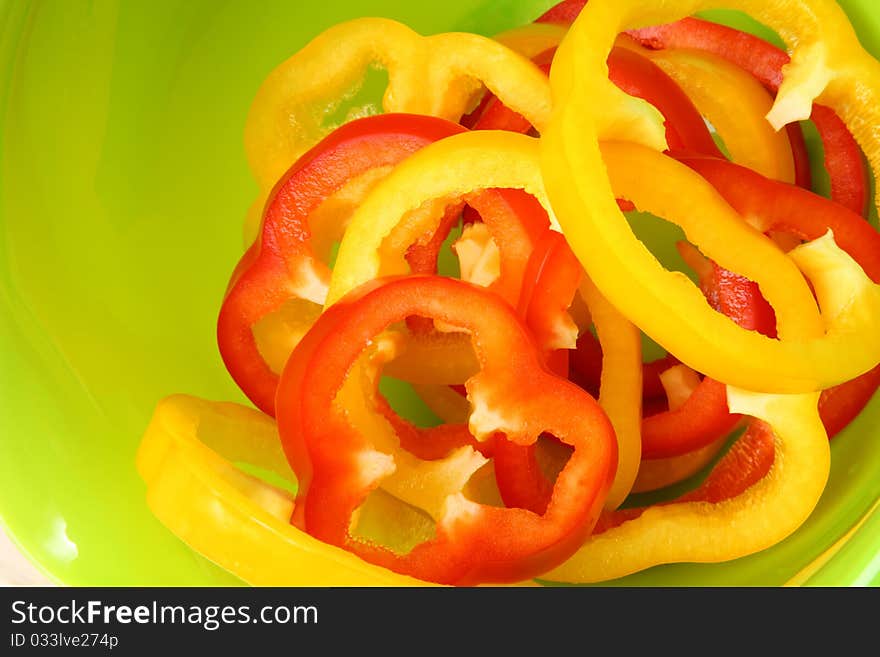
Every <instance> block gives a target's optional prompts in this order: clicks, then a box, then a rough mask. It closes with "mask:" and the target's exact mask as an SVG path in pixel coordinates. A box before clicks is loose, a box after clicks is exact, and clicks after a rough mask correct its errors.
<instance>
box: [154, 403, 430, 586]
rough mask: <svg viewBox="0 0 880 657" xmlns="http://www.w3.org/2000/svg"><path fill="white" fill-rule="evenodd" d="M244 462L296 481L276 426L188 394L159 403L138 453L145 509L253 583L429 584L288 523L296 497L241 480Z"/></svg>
mask: <svg viewBox="0 0 880 657" xmlns="http://www.w3.org/2000/svg"><path fill="white" fill-rule="evenodd" d="M236 462H247V463H251V464H253V465H257V466H259V467H262V468H264V469H266V470H270V471H273V472H275V473H276V474H278V475H279V476H281V477H283V478H285V479H287V480H288V481H294V482H295V479H294V477H293V473H292V472H291V470H290V468H289V466H288V465H287V459H286V458H285V456H284V453H283V451H282V449H281V442H280V440H279V438H278V433H277V430H276V428H275V422H274V421H273V420H272V419H271V418H269V417H268V416H266V415H264V414H262V413H260V412H259V411H256V410H253V409H251V408H247V407H244V406H240V405H238V404H231V403H218V402H208V401H205V400H202V399H198V398H196V397H190V396H188V395H174V396H172V397H167V398H166V399H163V400H162V401H161V402H160V403H159V404H158V406H157V407H156V410H155V412H154V414H153V418H152V420H151V421H150V424H149V426H148V428H147V430H146V433H145V434H144V437H143V440H142V442H141V445H140V447H139V449H138V455H137V468H138V472H139V473H140V475H141V477H142V478H143V479H144V481H145V482H146V484H147V504H148V505H149V507H150V509H151V510H152V511H153V513H154V514H155V515H156V517H157V518H158V519H159V520H160V521H161V522H162V523H163V524H165V525H166V526H167V527H168V528H169V529H170V530H171V531H172V532H173V533H174V534H176V535H177V536H178V537H179V538H180V539H181V540H182V541H184V542H185V543H186V544H187V545H189V546H190V547H191V548H193V549H194V550H196V551H197V552H199V553H200V554H202V555H204V556H205V557H207V558H208V559H210V560H211V561H213V562H214V563H216V564H218V565H219V566H221V567H223V568H225V569H226V570H228V571H230V572H232V573H233V574H235V575H237V576H238V577H240V578H242V579H243V580H244V581H245V582H248V583H250V584H254V585H258V586H428V584H427V583H425V582H422V581H420V580H416V579H413V578H410V577H404V576H401V575H397V574H395V573H392V572H390V571H388V570H385V569H383V568H378V567H376V566H373V565H370V564H368V563H365V562H364V561H362V560H360V559H358V558H357V557H355V556H354V555H352V554H351V553H349V552H346V551H345V550H341V549H339V548H336V547H333V546H330V545H327V544H325V543H322V542H321V541H319V540H317V539H314V538H312V537H311V536H309V535H308V534H306V533H304V532H302V531H300V530H298V529H296V528H295V527H293V526H292V525H291V524H290V523H289V518H290V514H291V512H292V511H293V498H292V496H291V495H290V494H289V493H287V492H286V491H283V490H281V489H278V488H275V487H273V486H270V485H269V484H266V483H264V482H262V481H261V480H259V479H257V478H255V477H252V476H250V475H248V474H245V473H244V472H243V471H241V470H240V469H238V468H237V467H236V466H235V465H234V464H235V463H236Z"/></svg>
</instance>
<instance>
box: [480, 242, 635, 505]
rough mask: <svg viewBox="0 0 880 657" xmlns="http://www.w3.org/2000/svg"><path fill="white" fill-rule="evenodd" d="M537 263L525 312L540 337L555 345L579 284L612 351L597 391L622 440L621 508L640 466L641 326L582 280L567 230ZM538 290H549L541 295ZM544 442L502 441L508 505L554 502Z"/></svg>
mask: <svg viewBox="0 0 880 657" xmlns="http://www.w3.org/2000/svg"><path fill="white" fill-rule="evenodd" d="M529 269H530V270H532V271H534V272H535V273H534V275H530V276H528V278H527V280H530V281H532V280H533V281H534V286H533V287H532V286H524V287H523V298H522V299H521V301H520V314H521V315H523V316H524V319H525V321H526V325H527V326H529V328H530V329H531V331H532V333H533V334H534V335H535V336H536V339H537V342H538V344H539V345H544V346H545V349H546V345H547V344H552V339H553V336H554V335H556V334H557V333H559V331H558V330H556V329H554V327H555V326H556V324H557V322H558V319H557V320H554V318H558V317H560V316H561V315H560V312H562V313H563V314H564V313H565V309H567V308H568V304H569V303H570V302H571V299H572V297H573V296H574V293H575V291H576V290H577V289H579V290H580V292H581V295H582V297H583V298H584V300H585V301H586V303H587V307H588V309H589V311H590V314H591V316H592V317H593V322H594V324H595V326H596V332H597V333H598V334H599V337H600V339H601V340H602V344H603V345H604V347H605V350H606V352H607V353H608V356H607V358H604V357H601V356H600V358H602V359H603V361H604V363H603V364H604V365H605V367H606V369H604V370H603V371H604V372H605V376H604V377H603V378H602V379H601V382H600V383H599V385H597V393H596V394H597V396H598V401H599V405H600V406H601V407H602V408H603V409H604V410H605V412H606V414H607V415H608V418H609V419H610V420H611V423H612V425H613V426H614V431H615V435H616V436H617V442H618V464H617V472H616V474H615V477H614V482H613V484H612V486H611V490H610V491H609V493H608V499H607V500H606V502H605V508H606V509H615V508H617V507H618V506H619V505H620V504H621V503H622V502H623V500H624V499H625V498H626V496H627V495H628V494H629V492H630V489H631V488H632V485H633V481H634V480H635V478H636V473H637V471H638V468H639V459H640V450H639V449H638V446H639V443H640V440H639V420H640V414H639V406H640V404H639V401H640V396H639V393H640V389H641V381H640V374H641V343H640V338H639V334H638V331H637V329H636V328H635V327H634V326H633V325H632V324H630V323H629V322H628V321H626V319H625V318H623V317H622V316H621V315H620V314H619V313H618V312H617V311H616V310H615V309H614V308H612V307H611V306H610V304H608V302H607V301H605V299H603V298H602V296H601V295H600V294H599V293H598V291H597V290H596V289H595V286H593V285H592V284H591V283H590V281H588V280H584V281H582V282H580V284H579V285H578V283H579V281H581V279H582V274H583V269H582V267H581V266H580V263H579V262H578V261H577V259H576V258H575V257H574V254H573V253H572V252H571V249H570V248H569V247H568V245H567V244H566V242H565V238H564V237H563V236H562V235H561V234H559V233H556V232H551V233H550V234H549V235H548V236H547V237H546V238H545V239H544V240H543V241H542V242H541V244H539V246H538V247H537V248H536V249H535V252H534V254H533V255H532V259H531V262H530V264H529ZM536 289H537V290H541V293H540V294H535V290H536ZM548 306H549V309H548ZM563 306H564V308H563ZM548 320H549V323H548ZM565 333H566V335H567V334H568V331H565ZM536 449H537V445H529V446H527V447H523V446H521V445H515V444H513V443H509V442H506V441H504V442H500V443H498V444H497V445H496V446H495V450H494V459H495V476H496V481H497V483H498V489H499V491H500V493H501V497H502V499H503V500H504V501H505V503H506V504H507V506H511V507H518V508H524V509H529V510H531V511H534V512H535V513H543V512H544V510H545V509H546V508H547V504H548V503H549V501H550V494H551V492H552V489H553V482H552V481H550V480H549V479H548V478H547V477H546V476H545V475H544V473H543V471H542V469H541V467H540V465H539V463H538V460H537V454H536Z"/></svg>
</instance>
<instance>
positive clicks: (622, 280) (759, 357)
mask: <svg viewBox="0 0 880 657" xmlns="http://www.w3.org/2000/svg"><path fill="white" fill-rule="evenodd" d="M719 5H724V6H727V7H731V8H735V9H741V10H743V11H746V12H747V13H750V14H752V15H753V16H754V17H755V18H756V19H758V20H760V21H762V22H764V23H766V24H767V25H769V26H770V27H771V28H774V29H776V31H777V32H779V34H780V35H781V36H782V37H783V39H785V40H786V42H787V43H788V44H789V45H790V46H791V47H792V49H793V54H792V60H791V63H790V64H789V65H788V66H787V67H786V69H785V79H784V81H783V84H782V86H781V87H780V90H779V93H778V95H777V98H776V100H775V102H774V105H773V107H772V109H771V110H770V112H769V113H768V117H767V118H768V119H769V120H770V123H771V125H773V126H774V127H775V128H780V127H782V126H783V125H785V124H786V123H788V122H791V121H795V120H802V119H806V118H808V117H809V115H810V111H811V107H812V103H813V101H814V100H816V99H818V100H819V101H820V102H821V103H823V104H825V105H829V106H831V107H832V108H834V109H835V110H836V111H837V112H838V114H839V115H840V116H841V117H842V118H843V120H844V121H845V122H846V123H847V125H848V126H849V127H850V129H851V130H852V132H853V134H854V136H855V137H856V139H857V140H858V142H859V144H860V146H861V147H862V149H863V150H864V151H865V154H866V155H867V157H868V160H869V161H870V162H871V165H872V168H873V169H874V171H875V172H876V171H877V170H878V166H880V133H877V131H876V130H874V128H873V126H876V125H877V124H880V103H878V102H877V101H878V100H880V97H878V96H880V63H878V62H877V61H875V60H874V59H873V58H872V57H871V56H870V55H868V54H867V53H866V52H865V51H864V50H863V49H862V47H861V46H860V45H859V43H858V41H857V39H856V38H855V35H854V33H853V29H852V26H851V25H850V23H849V20H848V19H847V17H846V15H845V14H844V13H843V11H842V10H841V9H840V8H839V7H838V6H837V5H836V4H835V3H833V2H831V1H829V0H811V1H807V0H798V1H795V2H770V3H765V2H757V0H729V1H727V2H721V3H717V2H707V1H704V0H685V1H683V2H676V3H674V4H670V3H664V4H662V5H657V4H656V3H649V2H645V1H643V0H622V1H619V2H618V1H615V2H608V1H606V0H598V1H596V2H590V3H588V4H587V6H586V7H585V9H584V11H583V12H582V13H581V15H580V17H579V18H578V19H577V20H576V21H575V23H574V24H573V26H572V28H571V29H570V31H569V33H568V35H567V36H566V38H565V39H564V40H563V43H562V45H561V46H560V48H559V50H558V52H557V55H556V58H555V61H554V66H553V69H552V71H551V86H552V88H553V93H554V103H555V106H554V112H553V114H552V116H551V121H550V124H549V125H548V127H547V129H546V130H545V131H544V133H542V134H543V138H542V140H541V143H542V169H543V171H544V174H545V179H546V182H547V186H548V192H549V193H550V196H551V199H552V201H553V207H554V210H555V211H556V213H557V215H558V218H559V221H560V224H561V226H562V228H563V229H564V231H565V234H566V237H567V238H568V241H569V243H570V244H571V246H572V248H573V249H574V251H575V253H576V254H577V255H578V257H579V258H580V259H581V261H582V262H583V264H584V266H585V269H586V270H587V273H588V274H589V275H590V277H591V278H592V279H593V280H594V281H595V283H596V285H597V286H598V287H599V289H600V290H601V291H602V293H603V294H604V295H605V296H606V297H607V298H608V299H609V301H610V302H611V303H613V304H614V305H615V306H616V307H617V308H618V309H619V310H621V312H623V314H624V315H626V316H627V317H628V318H629V319H630V320H632V321H634V322H635V323H636V324H637V325H638V326H639V327H640V328H642V330H644V331H645V332H646V333H648V335H650V336H651V337H652V338H653V339H654V340H655V341H657V342H658V343H660V344H661V345H662V346H663V347H664V348H666V349H667V350H668V351H670V352H672V353H674V354H676V355H677V356H678V357H679V358H680V359H681V360H682V361H683V362H685V363H686V364H688V365H690V366H691V367H693V368H694V369H696V370H698V371H701V372H705V373H706V374H707V375H709V376H711V377H713V378H717V379H720V380H722V381H726V382H729V383H731V384H733V385H737V386H739V387H743V388H747V389H751V390H758V391H763V392H773V393H795V392H805V391H814V390H819V389H822V388H826V387H830V386H832V385H835V384H838V383H841V382H843V381H846V380H849V379H851V378H854V377H855V376H858V375H860V374H862V373H864V372H866V371H867V370H869V369H870V368H871V367H873V366H874V365H875V364H876V363H877V362H878V361H880V341H878V336H880V305H878V301H880V299H878V294H877V289H876V287H875V286H874V285H873V284H869V283H868V282H867V281H866V282H865V283H864V284H861V285H859V286H857V287H856V288H853V289H851V290H848V293H849V294H850V302H851V303H850V306H849V311H844V312H843V314H844V315H847V317H846V318H844V317H843V316H841V317H840V318H839V319H840V321H839V322H837V323H835V325H834V326H832V327H831V329H830V330H829V331H828V332H827V334H826V335H825V336H824V337H822V338H815V339H808V340H806V341H801V340H800V339H798V340H795V341H789V340H787V339H783V340H780V341H777V342H774V341H771V340H769V339H762V338H757V337H756V336H755V335H754V334H753V335H751V336H747V335H745V334H746V333H747V332H746V331H742V330H739V331H737V330H733V329H732V322H730V321H729V320H724V318H721V317H720V316H714V317H713V316H712V313H711V312H710V311H708V310H707V307H706V305H705V301H704V300H703V299H702V298H700V297H699V295H697V294H691V292H685V286H684V285H683V284H682V282H678V283H673V281H671V280H669V279H668V278H667V279H665V280H664V281H663V283H662V284H661V283H658V282H657V280H656V279H653V277H654V276H655V275H656V274H657V273H658V271H657V267H656V261H654V259H653V258H652V257H651V256H650V254H649V253H647V251H645V250H644V248H643V247H642V245H641V244H640V243H639V242H638V240H636V239H635V237H634V236H633V235H632V233H631V231H629V229H628V228H627V226H626V222H625V218H624V217H623V215H622V214H621V213H620V211H619V210H618V208H617V205H616V203H615V201H614V199H615V198H616V197H617V195H618V194H616V193H615V190H614V189H613V186H612V183H611V180H609V176H608V172H609V170H613V169H614V167H613V166H610V165H606V163H605V162H604V161H603V157H602V156H603V153H602V151H601V149H600V143H601V142H603V141H605V140H609V139H615V138H620V129H619V127H620V126H621V125H633V124H635V123H638V124H639V125H641V126H643V127H644V128H645V130H644V132H643V133H639V134H637V135H636V136H635V139H637V140H638V141H640V142H641V143H645V144H647V145H649V146H653V147H654V148H655V149H657V150H661V149H662V147H663V144H662V139H661V137H662V125H660V124H654V125H653V126H652V125H651V124H650V122H646V121H644V120H643V119H644V117H645V114H644V112H642V111H636V112H633V111H632V109H633V107H634V100H635V99H632V98H631V97H628V96H626V95H625V94H623V92H621V91H620V90H619V89H617V88H616V87H615V86H614V85H613V84H611V83H610V82H609V81H608V75H607V66H606V63H605V60H606V57H607V55H608V53H609V51H610V49H611V47H612V45H613V44H614V42H615V39H616V37H617V35H618V34H619V33H621V32H623V31H626V30H628V29H632V28H637V27H642V26H645V25H648V24H656V23H664V22H670V21H674V20H678V19H680V18H683V17H684V16H687V15H690V14H692V13H695V12H697V11H700V10H703V9H710V8H714V7H717V6H719ZM624 138H626V137H624ZM664 173H666V172H664ZM646 179H650V178H646V177H642V180H641V181H640V182H641V183H642V184H641V185H640V186H641V187H643V188H644V187H646V186H645V185H644V180H646ZM656 180H657V186H658V187H663V188H665V189H668V190H674V193H675V194H678V195H679V197H680V198H681V196H682V194H681V191H680V190H681V189H683V187H681V186H679V185H678V184H677V182H678V180H679V177H677V176H676V177H675V178H673V179H672V180H668V179H664V178H662V177H661V178H657V179H656ZM687 189H689V190H690V186H688V188H687ZM691 202H692V201H691ZM703 204H704V202H703V201H701V202H700V207H701V208H702V207H703ZM742 246H743V244H742V243H733V244H728V246H727V251H728V252H730V253H734V252H738V251H739V250H740V249H741V248H742ZM742 255H745V254H742ZM724 266H726V265H724ZM733 269H734V270H736V268H735V267H733ZM814 282H815V281H814ZM762 291H764V290H763V286H762ZM797 305H801V304H797ZM801 307H802V308H803V306H801ZM804 310H806V309H805V308H804ZM799 312H800V311H799ZM808 314H809V313H808ZM715 315H717V313H715ZM805 317H806V315H805ZM771 342H772V344H771ZM795 345H797V346H795Z"/></svg>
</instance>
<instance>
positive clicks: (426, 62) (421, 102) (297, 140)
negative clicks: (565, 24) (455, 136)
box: [245, 18, 553, 243]
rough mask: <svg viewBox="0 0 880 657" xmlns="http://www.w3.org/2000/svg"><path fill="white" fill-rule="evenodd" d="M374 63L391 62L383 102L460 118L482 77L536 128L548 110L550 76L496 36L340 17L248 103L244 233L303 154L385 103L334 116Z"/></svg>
mask: <svg viewBox="0 0 880 657" xmlns="http://www.w3.org/2000/svg"><path fill="white" fill-rule="evenodd" d="M546 31H547V32H553V29H552V28H549V29H548V30H546ZM515 40H516V39H515ZM516 41H517V43H518V44H522V40H516ZM373 65H379V66H381V67H382V68H383V69H385V70H386V71H387V72H388V86H387V88H386V90H385V94H384V98H383V101H382V108H381V109H383V110H384V111H385V112H407V113H412V114H430V115H433V116H439V117H442V118H447V119H450V120H452V121H458V119H459V118H460V117H461V116H462V115H463V114H464V113H465V112H466V111H467V110H468V109H469V105H470V104H472V103H473V102H474V100H475V98H476V97H477V95H478V94H479V93H480V91H481V89H482V88H483V85H485V87H487V88H488V89H489V90H490V91H491V92H492V93H493V94H495V95H496V96H498V97H499V98H501V99H502V101H503V102H504V103H505V104H506V105H507V106H508V107H511V108H513V109H514V110H516V111H517V112H518V113H520V114H522V115H523V116H525V117H526V118H528V119H529V121H530V122H531V123H532V124H533V125H534V126H536V127H537V128H539V129H540V128H541V127H542V126H544V125H545V124H546V122H547V120H548V117H549V114H550V106H551V102H550V85H549V82H548V80H547V76H546V75H544V73H543V72H542V71H541V70H540V69H539V68H538V67H537V66H535V65H534V64H533V63H532V62H531V61H529V59H527V58H526V57H524V56H522V55H520V54H518V53H516V52H515V51H513V50H511V49H509V48H507V47H505V46H504V45H502V44H501V43H500V42H498V41H495V40H493V39H490V38H488V37H483V36H479V35H476V34H468V33H458V32H456V33H444V34H436V35H433V36H427V37H425V36H421V35H420V34H418V33H416V32H414V31H413V30H411V29H410V28H408V27H407V26H405V25H403V24H401V23H398V22H396V21H393V20H390V19H386V18H359V19H355V20H352V21H348V22H344V23H339V24H338V25H334V26H333V27H331V28H329V29H328V30H326V31H325V32H323V33H321V34H320V35H318V36H317V37H315V38H314V39H313V40H312V41H311V42H310V43H308V44H307V45H306V46H305V47H304V48H302V49H301V50H300V51H298V52H297V53H296V54H295V55H293V56H292V57H290V58H289V59H287V60H286V61H284V62H283V63H281V64H280V65H279V66H278V67H277V68H275V69H274V70H273V71H272V72H271V73H270V74H269V76H268V77H267V78H266V79H265V81H264V82H263V84H262V85H261V86H260V88H259V90H258V91H257V94H256V96H255V98H254V101H253V103H252V105H251V109H250V112H249V114H248V119H247V124H246V126H245V150H246V152H247V156H248V162H249V164H250V167H251V170H252V171H253V173H254V176H255V177H256V179H257V184H258V185H259V188H260V194H259V197H258V199H257V201H256V202H255V203H254V205H253V206H252V207H251V210H250V217H249V219H248V222H247V223H248V228H246V231H247V232H248V235H246V237H247V236H251V237H252V234H251V233H253V231H254V227H255V226H258V225H259V215H260V213H261V212H262V209H263V204H264V203H265V199H266V197H267V196H268V193H269V191H270V190H271V189H272V187H273V185H275V183H276V182H277V180H278V178H279V177H280V176H281V175H282V174H283V173H284V172H285V171H286V170H287V169H288V167H290V165H291V164H293V162H295V161H296V159H297V158H298V157H299V156H300V155H302V154H303V153H304V152H306V150H308V149H309V148H310V147H311V146H313V145H314V144H315V143H317V142H318V141H319V140H320V139H321V138H322V137H323V136H324V135H326V134H327V133H329V132H330V131H331V130H333V129H334V128H336V127H337V126H338V125H339V124H340V123H343V122H345V121H346V120H348V119H351V118H355V117H357V116H363V115H365V114H369V113H376V112H377V111H379V110H380V108H376V107H363V108H359V109H354V110H353V111H351V112H349V114H348V115H346V116H343V117H335V115H336V114H337V113H338V110H339V108H340V106H342V105H344V104H345V103H346V102H347V101H348V100H349V99H350V98H351V97H352V96H353V95H354V94H355V93H356V92H357V91H358V89H359V88H360V86H361V85H362V84H363V80H364V76H365V74H366V72H367V70H368V69H369V67H370V66H373ZM250 241H252V240H248V243H250Z"/></svg>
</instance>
